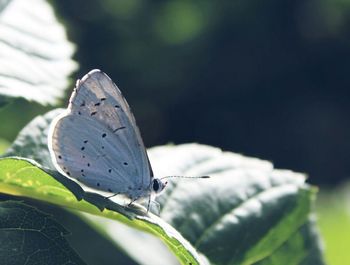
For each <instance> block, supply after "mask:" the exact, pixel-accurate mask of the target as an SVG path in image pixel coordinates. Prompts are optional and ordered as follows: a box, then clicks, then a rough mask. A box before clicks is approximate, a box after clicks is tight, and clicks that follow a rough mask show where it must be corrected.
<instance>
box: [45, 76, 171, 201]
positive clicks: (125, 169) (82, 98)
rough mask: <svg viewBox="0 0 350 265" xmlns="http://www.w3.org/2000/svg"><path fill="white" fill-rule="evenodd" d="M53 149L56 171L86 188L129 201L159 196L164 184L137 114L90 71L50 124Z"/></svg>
mask: <svg viewBox="0 0 350 265" xmlns="http://www.w3.org/2000/svg"><path fill="white" fill-rule="evenodd" d="M49 150H50V154H51V157H52V160H53V163H54V165H55V167H56V168H57V170H58V171H59V172H60V173H61V174H63V175H64V176H66V177H68V178H70V179H73V180H75V181H77V182H78V183H79V184H82V186H85V187H87V188H91V189H93V190H97V191H102V192H104V193H106V194H110V197H112V196H114V195H119V194H120V195H124V196H126V197H127V198H129V199H130V201H131V203H132V202H134V201H136V200H139V199H144V198H148V207H149V204H150V200H151V197H152V196H153V195H156V194H159V193H160V192H161V191H162V190H163V189H164V187H165V186H166V182H163V181H162V180H161V179H159V178H155V177H154V176H153V172H152V167H151V164H150V161H149V158H148V156H147V152H146V149H145V146H144V144H143V141H142V138H141V134H140V131H139V129H138V127H137V125H136V121H135V118H134V115H133V114H132V112H131V109H130V107H129V105H128V103H127V101H126V100H125V98H124V97H123V95H122V93H121V92H120V90H119V89H118V87H117V86H116V85H115V84H114V83H113V81H112V80H111V79H110V78H109V77H108V76H107V75H106V74H105V73H103V72H102V71H100V70H97V69H95V70H92V71H90V72H89V73H88V74H86V75H85V76H84V77H83V78H82V79H81V80H78V81H77V83H76V87H75V89H74V91H73V93H72V95H71V97H70V100H69V105H68V108H67V109H66V110H65V111H64V112H63V113H62V114H61V115H59V116H58V117H57V118H56V119H55V120H54V121H53V122H52V124H51V127H50V133H49Z"/></svg>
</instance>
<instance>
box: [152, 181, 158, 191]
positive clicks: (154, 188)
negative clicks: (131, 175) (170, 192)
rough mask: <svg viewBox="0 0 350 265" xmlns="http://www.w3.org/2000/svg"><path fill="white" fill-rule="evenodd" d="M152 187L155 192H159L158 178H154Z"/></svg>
mask: <svg viewBox="0 0 350 265" xmlns="http://www.w3.org/2000/svg"><path fill="white" fill-rule="evenodd" d="M152 188H153V190H154V191H155V192H158V190H159V182H158V179H154V180H153V184H152Z"/></svg>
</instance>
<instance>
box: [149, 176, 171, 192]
mask: <svg viewBox="0 0 350 265" xmlns="http://www.w3.org/2000/svg"><path fill="white" fill-rule="evenodd" d="M166 184H168V182H167V181H165V182H163V181H162V180H160V179H156V178H155V179H153V181H152V187H151V188H152V191H153V192H154V193H155V194H159V193H161V192H162V191H163V189H164V188H165V186H166Z"/></svg>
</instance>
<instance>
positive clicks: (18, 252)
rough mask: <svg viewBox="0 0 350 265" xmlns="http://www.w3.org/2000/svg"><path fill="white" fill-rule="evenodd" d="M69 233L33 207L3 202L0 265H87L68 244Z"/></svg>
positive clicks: (0, 230) (1, 205)
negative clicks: (66, 237)
mask: <svg viewBox="0 0 350 265" xmlns="http://www.w3.org/2000/svg"><path fill="white" fill-rule="evenodd" d="M68 234H69V233H68V232H67V231H66V230H65V229H64V228H63V227H62V226H61V225H60V224H58V223H57V222H55V221H54V220H53V219H52V218H51V217H49V216H48V215H47V214H45V213H43V212H40V211H38V210H36V209H35V208H33V207H31V206H28V205H25V204H23V203H19V202H14V201H6V202H0V246H1V251H0V264H7V265H12V264H13V265H17V264H85V263H84V262H83V261H82V260H81V259H80V257H79V256H78V255H77V254H76V253H75V252H74V251H73V250H72V249H71V248H70V247H69V245H68V243H67V241H66V239H65V236H66V235H68Z"/></svg>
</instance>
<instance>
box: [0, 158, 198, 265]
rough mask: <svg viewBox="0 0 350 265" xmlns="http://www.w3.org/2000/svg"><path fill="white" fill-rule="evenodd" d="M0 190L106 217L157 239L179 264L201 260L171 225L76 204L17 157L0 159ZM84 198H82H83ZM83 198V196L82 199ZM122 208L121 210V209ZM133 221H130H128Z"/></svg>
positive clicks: (52, 181)
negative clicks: (167, 248) (174, 256)
mask: <svg viewBox="0 0 350 265" xmlns="http://www.w3.org/2000/svg"><path fill="white" fill-rule="evenodd" d="M0 191H1V192H2V193H5V194H9V195H16V196H23V197H28V198H32V199H37V200H41V201H46V202H49V203H52V204H55V205H59V206H63V207H67V208H70V209H75V210H79V211H82V212H86V213H90V214H93V215H99V216H103V217H106V218H110V219H113V220H116V221H119V222H121V223H124V224H126V225H128V226H131V227H134V228H137V229H139V230H141V231H145V232H148V233H150V234H153V235H155V236H157V237H159V238H160V239H161V240H163V242H164V243H165V244H166V245H167V246H168V247H169V249H171V251H172V252H173V253H174V254H175V255H176V257H177V258H178V260H179V261H180V262H181V264H190V263H192V264H193V265H194V264H200V260H201V258H200V257H199V256H198V254H197V253H196V251H195V250H194V249H193V248H192V247H191V245H190V244H189V243H188V242H187V241H186V240H185V239H184V238H183V237H182V236H181V235H180V234H179V233H178V232H177V231H176V230H175V229H173V228H172V227H171V226H169V225H168V224H167V223H165V222H164V221H163V220H161V219H160V218H158V217H156V216H154V215H151V214H150V215H147V214H146V212H145V211H144V212H143V215H137V214H135V212H140V211H136V210H135V211H134V210H133V209H129V210H128V211H127V210H124V212H122V214H121V213H118V212H116V210H119V209H118V208H114V207H113V205H115V204H113V203H112V202H110V201H107V202H109V203H110V204H109V203H107V202H106V206H107V207H108V208H113V211H111V210H107V209H105V210H104V211H100V210H99V209H98V208H96V207H95V206H94V205H92V204H90V203H88V202H87V201H85V200H80V201H78V200H77V199H76V197H75V196H74V195H73V193H72V192H71V191H69V190H68V189H67V188H65V186H63V185H62V184H61V183H60V182H59V181H57V180H55V179H54V178H53V177H52V176H50V175H48V174H47V173H46V172H45V171H44V170H42V169H40V168H39V167H38V165H37V164H35V163H34V162H30V161H28V160H23V159H19V158H3V159H0ZM84 196H85V195H84ZM84 198H85V197H84ZM122 209H124V208H122ZM130 218H133V219H130Z"/></svg>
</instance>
